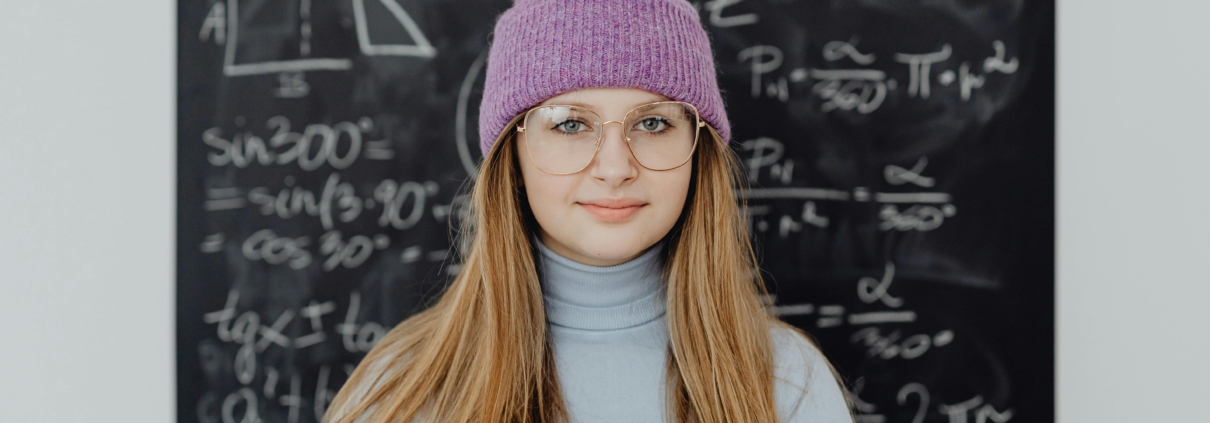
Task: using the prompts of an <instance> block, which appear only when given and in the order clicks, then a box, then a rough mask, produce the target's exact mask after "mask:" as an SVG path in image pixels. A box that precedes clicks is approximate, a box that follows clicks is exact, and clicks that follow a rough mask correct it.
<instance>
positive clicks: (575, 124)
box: [555, 120, 584, 132]
mask: <svg viewBox="0 0 1210 423" xmlns="http://www.w3.org/2000/svg"><path fill="white" fill-rule="evenodd" d="M555 128H556V129H558V130H560V131H563V132H580V131H583V130H584V123H583V122H580V121H575V120H568V121H563V122H561V123H558V124H556V125H555Z"/></svg>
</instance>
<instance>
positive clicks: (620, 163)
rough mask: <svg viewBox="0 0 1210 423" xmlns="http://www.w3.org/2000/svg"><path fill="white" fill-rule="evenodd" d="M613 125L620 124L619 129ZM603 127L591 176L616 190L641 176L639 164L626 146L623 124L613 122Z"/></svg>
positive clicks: (606, 123) (604, 124)
mask: <svg viewBox="0 0 1210 423" xmlns="http://www.w3.org/2000/svg"><path fill="white" fill-rule="evenodd" d="M611 123H616V124H618V127H617V128H613V127H612V125H609V124H611ZM602 125H603V128H602V134H601V146H600V147H599V148H598V149H597V154H596V157H594V158H593V163H592V166H591V169H590V170H591V175H592V177H593V178H595V179H597V180H599V181H602V182H604V183H605V184H606V185H608V186H609V187H610V188H616V187H619V186H622V185H623V184H625V183H626V182H627V181H630V180H632V179H634V178H635V177H637V176H638V175H639V169H638V166H639V163H638V162H637V161H636V160H635V158H634V154H631V152H630V146H629V145H627V144H626V131H625V129H626V128H624V127H622V125H623V123H622V122H618V121H612V120H611V121H608V122H605V123H602Z"/></svg>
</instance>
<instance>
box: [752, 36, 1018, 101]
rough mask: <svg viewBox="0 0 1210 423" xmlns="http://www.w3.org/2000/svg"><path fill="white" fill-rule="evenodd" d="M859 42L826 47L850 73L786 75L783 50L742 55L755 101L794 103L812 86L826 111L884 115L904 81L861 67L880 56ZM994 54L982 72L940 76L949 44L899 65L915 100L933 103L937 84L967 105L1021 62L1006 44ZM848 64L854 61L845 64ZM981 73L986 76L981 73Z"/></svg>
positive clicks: (961, 68) (765, 48)
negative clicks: (796, 94)
mask: <svg viewBox="0 0 1210 423" xmlns="http://www.w3.org/2000/svg"><path fill="white" fill-rule="evenodd" d="M858 39H859V37H856V36H855V37H853V39H851V40H848V41H831V42H828V43H827V44H825V45H824V47H823V51H822V54H823V58H824V60H825V61H827V62H828V63H829V64H832V63H838V64H846V63H849V64H851V65H852V67H844V68H814V67H811V68H807V67H800V68H794V69H790V70H789V72H784V71H783V70H782V69H781V67H782V64H783V61H784V60H785V59H784V57H783V56H784V54H783V53H782V50H781V49H780V48H778V47H777V46H771V45H756V46H751V47H748V48H745V49H743V50H741V51H740V52H739V55H738V57H737V59H738V60H739V61H740V63H746V64H747V65H748V66H747V68H748V71H749V72H750V73H751V78H752V79H751V90H750V94H751V96H752V98H773V99H777V100H780V101H782V102H786V101H789V100H790V93H791V91H792V90H794V87H793V85H795V84H799V83H805V84H810V87H811V88H810V93H811V95H814V96H818V97H819V98H820V99H821V100H823V103H822V104H821V105H820V109H819V110H820V111H821V112H825V113H826V112H830V111H833V110H851V111H856V112H858V113H861V114H870V113H873V112H874V111H876V110H878V108H879V107H881V106H882V104H883V102H884V101H886V99H887V96H888V95H889V93H890V92H891V91H896V90H897V89H899V82H898V80H896V79H894V78H891V77H889V76H888V75H887V71H886V70H882V69H876V68H866V67H861V66H871V65H874V64H875V62H876V61H877V60H878V57H877V55H875V54H874V53H862V52H861V51H860V50H858V48H857V44H858ZM991 49H992V51H993V53H992V54H991V55H990V56H988V57H986V58H984V60H983V62H982V64H981V66H980V67H976V68H972V66H971V64H970V62H969V61H963V62H962V63H960V64H959V65H958V68H957V70H956V71H955V70H954V69H945V70H941V71H939V72H937V71H936V70H937V69H940V68H942V67H943V65H945V64H947V62H948V61H949V60H950V59H951V56H952V55H953V53H954V49H953V47H952V46H951V45H950V44H948V43H947V44H943V45H942V46H941V47H940V48H939V49H938V50H937V51H933V52H926V53H895V55H894V61H895V63H897V64H899V65H903V66H906V67H907V71H908V83H907V88H906V94H907V96H908V97H909V98H920V99H928V98H929V97H930V96H931V95H932V92H933V88H932V86H933V83H934V82H935V83H937V84H939V85H941V86H942V87H951V86H952V87H957V91H958V96H959V97H960V98H961V99H962V101H964V102H966V101H970V99H971V96H972V94H973V92H974V91H975V90H977V89H979V88H982V87H983V86H984V84H985V83H986V82H987V78H988V77H989V76H990V75H992V74H1013V73H1016V72H1017V68H1018V66H1019V65H1020V63H1019V62H1018V61H1017V59H1016V58H1007V57H1006V54H1007V48H1006V46H1005V44H1004V42H1003V41H1000V40H995V41H993V42H992V45H991ZM846 59H847V61H848V62H845V60H846ZM980 70H981V71H980Z"/></svg>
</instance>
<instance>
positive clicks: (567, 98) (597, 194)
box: [516, 88, 693, 266]
mask: <svg viewBox="0 0 1210 423" xmlns="http://www.w3.org/2000/svg"><path fill="white" fill-rule="evenodd" d="M667 100H668V98H667V97H664V96H662V95H659V94H654V93H651V92H648V91H644V90H639V89H633V88H589V89H582V90H576V91H568V92H565V93H563V94H560V95H557V96H555V97H551V98H550V99H548V100H546V101H544V102H542V104H543V105H547V104H562V105H575V106H580V107H583V108H586V109H589V110H592V111H593V112H596V114H598V115H600V117H601V118H602V119H603V120H605V121H622V120H623V118H624V117H625V116H626V113H627V112H629V111H630V110H631V109H633V108H634V107H635V106H639V105H643V104H647V103H650V102H653V101H667ZM516 145H517V160H518V161H519V162H520V165H521V177H522V181H523V183H524V186H525V190H526V192H527V193H528V199H529V206H530V208H531V209H532V210H533V213H534V217H535V218H536V219H537V221H538V225H539V226H540V228H539V229H538V237H539V239H541V240H542V243H543V244H546V246H547V247H548V248H550V249H551V250H553V251H554V252H556V253H558V254H559V255H561V256H563V257H567V258H569V259H572V260H575V261H577V262H580V263H584V264H588V265H594V266H610V265H614V264H620V263H624V262H626V261H629V260H630V259H632V258H635V257H637V256H638V255H639V254H642V253H643V251H645V250H646V249H647V248H648V247H650V246H652V245H654V244H655V243H656V242H657V241H659V240H660V239H661V238H663V237H664V235H666V234H667V233H668V231H669V230H671V229H672V226H673V225H674V224H676V221H677V218H679V217H680V214H681V209H682V208H684V206H685V198H686V196H687V195H688V192H689V179H690V176H691V174H692V171H693V166H692V164H691V163H686V164H684V165H682V166H680V167H677V168H674V169H670V170H663V171H654V170H650V169H647V168H645V167H643V166H642V165H640V164H639V163H638V162H637V161H636V160H635V158H634V155H632V154H631V152H630V148H629V147H628V146H627V144H626V138H625V136H624V134H623V128H622V125H604V135H603V138H602V139H601V145H600V148H599V149H598V150H597V153H596V156H595V157H593V159H592V162H591V163H589V164H588V167H586V168H584V170H581V171H579V172H576V173H573V174H570V175H554V174H550V173H546V172H543V171H541V170H539V169H538V168H537V167H535V166H534V164H533V162H532V161H531V160H530V158H529V157H530V156H529V154H528V150H527V148H528V146H527V143H526V141H525V132H520V133H518V134H517V144H516Z"/></svg>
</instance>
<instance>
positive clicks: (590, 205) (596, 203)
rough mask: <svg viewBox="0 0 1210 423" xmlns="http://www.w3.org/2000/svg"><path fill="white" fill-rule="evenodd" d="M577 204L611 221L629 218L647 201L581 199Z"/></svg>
mask: <svg viewBox="0 0 1210 423" xmlns="http://www.w3.org/2000/svg"><path fill="white" fill-rule="evenodd" d="M577 204H579V205H580V207H583V208H584V211H587V212H588V213H590V214H592V215H593V216H596V217H597V219H601V220H602V221H605V222H611V223H613V222H621V221H624V220H626V219H629V218H630V216H634V214H635V213H638V212H639V209H641V208H643V206H645V205H647V203H645V202H643V201H639V200H636V199H633V198H621V199H600V200H591V201H581V202H579V203H577Z"/></svg>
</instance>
